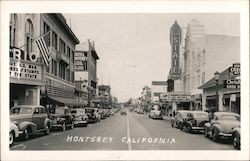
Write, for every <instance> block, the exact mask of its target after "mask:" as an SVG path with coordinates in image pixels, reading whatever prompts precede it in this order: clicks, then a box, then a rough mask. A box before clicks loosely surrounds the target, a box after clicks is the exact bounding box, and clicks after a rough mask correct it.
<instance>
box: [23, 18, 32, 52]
mask: <svg viewBox="0 0 250 161" xmlns="http://www.w3.org/2000/svg"><path fill="white" fill-rule="evenodd" d="M33 38H34V27H33V24H32V22H31V20H29V19H28V20H27V21H26V24H25V40H26V52H27V54H28V55H29V54H30V53H31V52H32V51H33V44H34V42H33Z"/></svg>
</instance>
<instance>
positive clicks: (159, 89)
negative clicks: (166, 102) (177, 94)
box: [150, 81, 167, 103]
mask: <svg viewBox="0 0 250 161" xmlns="http://www.w3.org/2000/svg"><path fill="white" fill-rule="evenodd" d="M150 89H151V102H152V103H160V96H161V94H166V93H167V82H165V81H152V83H151V87H150Z"/></svg>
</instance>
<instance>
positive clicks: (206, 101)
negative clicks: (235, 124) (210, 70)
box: [199, 64, 241, 114]
mask: <svg viewBox="0 0 250 161" xmlns="http://www.w3.org/2000/svg"><path fill="white" fill-rule="evenodd" d="M237 65H238V64H237ZM233 67H235V64H234V65H233V66H232V67H229V68H227V69H226V70H224V71H223V72H221V73H220V75H219V80H218V82H217V83H216V81H215V79H214V78H212V79H211V80H209V81H208V82H206V83H205V84H203V85H202V86H201V87H199V89H203V96H202V109H203V110H206V111H210V110H213V111H225V112H235V113H238V114H240V111H241V106H240V104H241V103H240V97H241V95H240V70H239V69H235V68H233ZM238 68H239V67H238ZM232 71H237V73H236V74H232ZM216 91H217V95H216ZM216 101H218V102H216ZM216 104H218V106H216Z"/></svg>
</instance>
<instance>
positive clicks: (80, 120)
mask: <svg viewBox="0 0 250 161" xmlns="http://www.w3.org/2000/svg"><path fill="white" fill-rule="evenodd" d="M70 113H71V114H72V116H73V122H74V126H87V125H88V115H87V114H86V113H85V109H81V108H75V109H71V110H70Z"/></svg>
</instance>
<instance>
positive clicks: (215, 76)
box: [214, 71, 220, 111]
mask: <svg viewBox="0 0 250 161" xmlns="http://www.w3.org/2000/svg"><path fill="white" fill-rule="evenodd" d="M214 79H215V81H216V87H215V88H216V102H215V111H218V109H219V95H218V81H219V79H220V73H219V72H217V71H216V72H215V73H214Z"/></svg>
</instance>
